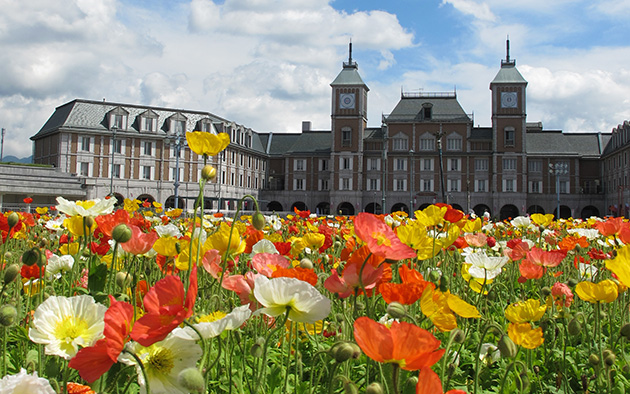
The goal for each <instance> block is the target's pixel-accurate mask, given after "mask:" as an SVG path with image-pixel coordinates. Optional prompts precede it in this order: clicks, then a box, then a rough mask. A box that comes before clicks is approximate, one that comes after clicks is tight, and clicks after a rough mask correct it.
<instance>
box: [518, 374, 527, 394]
mask: <svg viewBox="0 0 630 394" xmlns="http://www.w3.org/2000/svg"><path fill="white" fill-rule="evenodd" d="M516 388H517V389H518V391H521V392H523V391H527V389H528V388H529V376H527V372H522V373H521V374H520V375H518V379H516Z"/></svg>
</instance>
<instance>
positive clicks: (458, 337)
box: [451, 328, 466, 343]
mask: <svg viewBox="0 0 630 394" xmlns="http://www.w3.org/2000/svg"><path fill="white" fill-rule="evenodd" d="M451 338H453V342H455V343H464V340H465V339H466V333H464V331H463V330H462V329H461V328H455V329H454V330H452V331H451Z"/></svg>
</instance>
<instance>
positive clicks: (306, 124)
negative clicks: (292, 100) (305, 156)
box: [302, 120, 311, 133]
mask: <svg viewBox="0 0 630 394" xmlns="http://www.w3.org/2000/svg"><path fill="white" fill-rule="evenodd" d="M309 131H311V122H310V121H309V120H304V121H302V133H306V132H309Z"/></svg>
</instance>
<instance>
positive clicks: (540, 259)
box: [527, 246, 567, 267]
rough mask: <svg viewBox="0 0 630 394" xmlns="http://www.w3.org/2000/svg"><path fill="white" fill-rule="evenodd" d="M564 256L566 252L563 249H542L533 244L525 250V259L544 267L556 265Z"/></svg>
mask: <svg viewBox="0 0 630 394" xmlns="http://www.w3.org/2000/svg"><path fill="white" fill-rule="evenodd" d="M565 257H567V252H566V251H564V250H544V249H541V248H538V247H535V246H534V247H533V248H532V249H531V250H530V251H529V252H527V260H529V261H531V262H532V263H535V264H538V265H542V266H544V267H557V266H558V265H560V263H561V262H562V260H564V258H565Z"/></svg>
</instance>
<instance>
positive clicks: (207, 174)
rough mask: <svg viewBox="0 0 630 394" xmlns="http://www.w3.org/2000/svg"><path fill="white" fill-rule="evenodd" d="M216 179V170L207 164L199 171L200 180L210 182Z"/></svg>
mask: <svg viewBox="0 0 630 394" xmlns="http://www.w3.org/2000/svg"><path fill="white" fill-rule="evenodd" d="M216 177H217V169H216V168H215V167H214V166H212V165H210V164H207V165H205V166H204V167H203V168H202V169H201V178H202V179H205V180H206V181H211V180H213V179H214V178H216Z"/></svg>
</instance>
